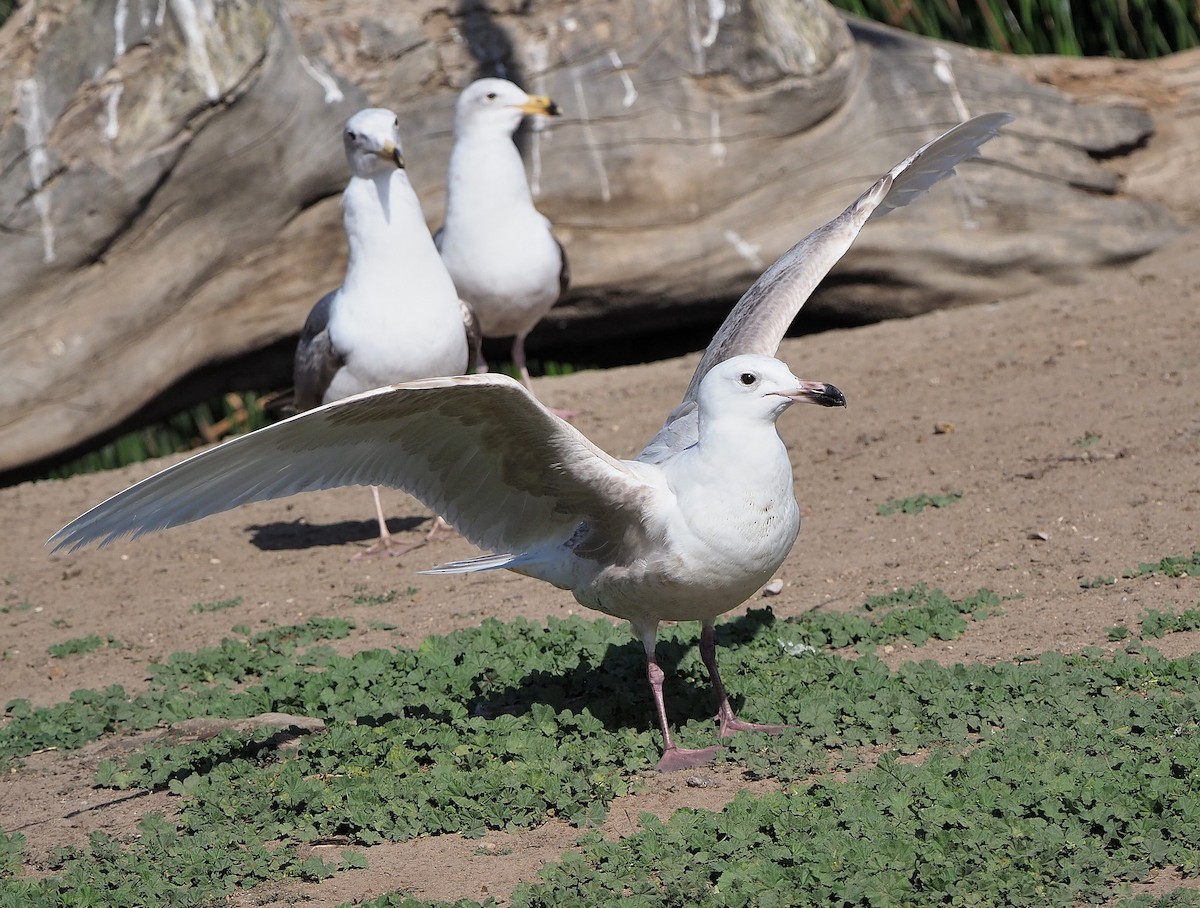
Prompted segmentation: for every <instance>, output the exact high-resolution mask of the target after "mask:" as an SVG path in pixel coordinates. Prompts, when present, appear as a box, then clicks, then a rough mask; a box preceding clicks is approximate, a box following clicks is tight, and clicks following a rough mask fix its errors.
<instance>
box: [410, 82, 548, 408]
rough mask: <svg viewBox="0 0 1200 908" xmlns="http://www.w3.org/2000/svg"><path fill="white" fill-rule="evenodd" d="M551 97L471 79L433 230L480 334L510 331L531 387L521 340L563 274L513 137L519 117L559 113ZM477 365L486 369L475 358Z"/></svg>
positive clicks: (517, 359) (515, 353) (520, 367)
mask: <svg viewBox="0 0 1200 908" xmlns="http://www.w3.org/2000/svg"><path fill="white" fill-rule="evenodd" d="M558 113H559V110H558V106H557V105H556V104H555V103H554V102H553V101H551V100H550V99H549V98H540V97H531V96H530V95H527V94H526V93H525V92H523V91H522V90H521V89H520V88H518V87H517V86H516V85H514V84H513V83H512V82H508V81H506V80H504V79H480V80H478V81H477V82H472V83H471V84H470V85H468V86H467V87H466V88H465V89H463V92H462V94H461V95H459V98H458V104H457V106H456V107H455V109H454V148H453V150H452V151H451V152H450V167H449V171H448V173H447V175H446V223H445V224H444V225H443V226H442V229H441V230H439V231H438V232H437V233H436V234H435V235H434V242H435V243H437V247H438V249H439V250H441V253H442V260H443V261H445V263H446V267H447V268H448V269H449V271H450V276H451V277H452V278H454V285H455V286H456V287H457V288H458V292H459V293H460V294H462V297H463V299H465V300H466V301H467V302H468V303H470V305H471V306H472V307H473V308H474V310H475V314H476V315H477V316H478V317H479V325H480V328H481V329H482V330H483V336H484V337H512V338H513V345H512V358H513V363H514V364H515V365H516V367H517V370H518V371H519V372H520V373H521V381H522V382H523V383H524V385H525V387H527V388H530V390H532V385H531V384H530V381H529V369H528V368H527V366H526V364H525V338H526V336H527V335H528V334H529V332H530V331H532V330H533V327H534V326H535V325H536V324H537V323H538V322H539V321H540V320H541V319H542V317H543V316H544V315H545V314H546V313H547V312H549V311H550V308H551V307H552V306H553V305H554V304H555V303H556V302H558V299H559V298H560V297H561V296H562V295H563V294H564V293H566V291H567V285H568V283H569V282H570V270H569V268H568V266H567V255H566V253H565V252H564V251H563V247H562V244H560V243H559V242H558V240H556V239H555V238H554V234H553V232H552V231H551V229H550V222H549V221H548V220H546V218H545V217H543V216H542V214H541V213H539V212H538V210H537V209H536V208H534V207H533V196H532V195H531V194H530V191H529V182H528V180H526V178H525V164H524V162H523V161H522V160H521V153H520V152H519V151H518V150H517V146H516V144H515V143H514V142H513V138H512V137H513V133H514V132H516V131H517V127H518V126H520V125H521V120H522V119H523V118H524V117H525V116H526V115H531V114H532V115H539V116H547V117H554V116H558ZM475 365H476V370H477V371H479V372H486V371H487V363H486V362H484V360H483V357H482V355H481V356H479V357H478V358H477V360H476V364H475Z"/></svg>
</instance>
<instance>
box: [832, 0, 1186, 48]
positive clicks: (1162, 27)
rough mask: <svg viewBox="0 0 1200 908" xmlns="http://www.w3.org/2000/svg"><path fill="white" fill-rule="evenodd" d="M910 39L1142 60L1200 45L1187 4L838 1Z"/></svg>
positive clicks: (1166, 0)
mask: <svg viewBox="0 0 1200 908" xmlns="http://www.w3.org/2000/svg"><path fill="white" fill-rule="evenodd" d="M833 4H834V6H837V7H839V8H841V9H844V10H846V11H847V12H850V13H854V14H855V15H859V16H863V17H865V18H868V19H874V20H876V21H878V22H885V23H887V24H888V25H893V26H895V27H897V28H902V29H904V30H905V31H910V32H914V33H916V34H919V35H925V36H927V37H930V38H941V39H943V40H946V41H954V42H956V43H959V44H969V45H971V46H973V47H983V48H987V49H989V50H995V51H1001V52H1005V53H1015V54H1062V55H1065V56H1070V57H1079V56H1085V57H1093V56H1096V57H1105V56H1106V57H1125V58H1129V59H1145V58H1149V57H1161V56H1163V55H1164V54H1169V53H1172V52H1174V51H1179V50H1187V49H1188V48H1191V47H1196V46H1198V45H1200V9H1198V8H1197V4H1195V3H1185V2H1182V0H833Z"/></svg>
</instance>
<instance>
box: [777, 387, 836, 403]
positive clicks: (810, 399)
mask: <svg viewBox="0 0 1200 908" xmlns="http://www.w3.org/2000/svg"><path fill="white" fill-rule="evenodd" d="M775 393H776V394H778V395H779V396H780V397H786V398H787V399H788V400H790V401H794V402H795V403H809V404H819V405H820V406H822V407H844V406H846V395H845V394H843V393H842V392H841V391H840V390H839V389H837V388H835V387H834V386H833V385H830V384H827V383H825V382H823V381H801V382H798V383H797V385H796V388H795V389H794V390H792V391H776V392H775Z"/></svg>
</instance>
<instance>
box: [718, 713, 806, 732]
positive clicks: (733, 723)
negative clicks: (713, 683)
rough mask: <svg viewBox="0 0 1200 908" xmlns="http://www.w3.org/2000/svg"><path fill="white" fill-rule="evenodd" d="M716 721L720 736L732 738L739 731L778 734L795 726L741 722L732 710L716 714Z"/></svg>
mask: <svg viewBox="0 0 1200 908" xmlns="http://www.w3.org/2000/svg"><path fill="white" fill-rule="evenodd" d="M717 721H718V722H719V723H720V726H721V730H720V732H719V734H720V735H721V737H722V738H732V737H733V736H734V735H735V734H736V733H737V732H739V731H759V732H762V733H763V734H767V735H778V734H781V733H783V732H785V731H788V730H789V729H792V728H796V727H797V726H795V725H769V724H762V723H759V722H743V721H742V720H741V719H739V718H738V717H737V716H735V715H734V714H733V713H732V712H730V713H729V715H728V716H726V715H718V716H717Z"/></svg>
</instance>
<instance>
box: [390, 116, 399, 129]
mask: <svg viewBox="0 0 1200 908" xmlns="http://www.w3.org/2000/svg"><path fill="white" fill-rule="evenodd" d="M392 126H393V127H394V128H395V129H399V128H400V118H399V117H396V119H395V120H394V121H393V122H392Z"/></svg>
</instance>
